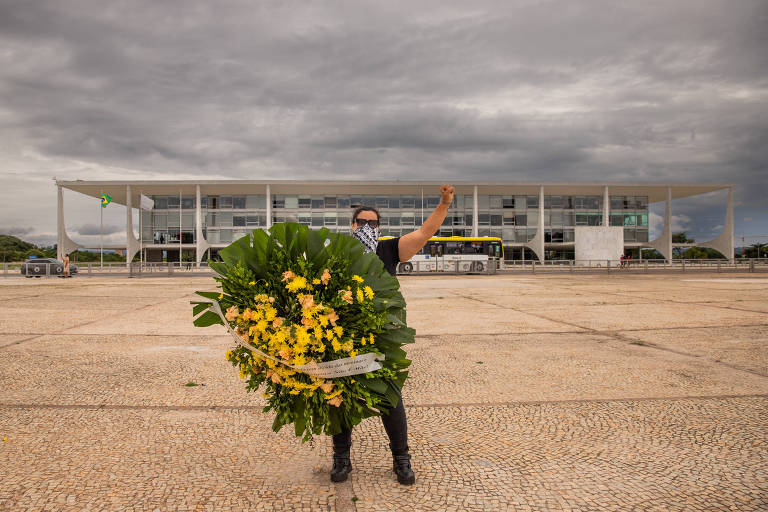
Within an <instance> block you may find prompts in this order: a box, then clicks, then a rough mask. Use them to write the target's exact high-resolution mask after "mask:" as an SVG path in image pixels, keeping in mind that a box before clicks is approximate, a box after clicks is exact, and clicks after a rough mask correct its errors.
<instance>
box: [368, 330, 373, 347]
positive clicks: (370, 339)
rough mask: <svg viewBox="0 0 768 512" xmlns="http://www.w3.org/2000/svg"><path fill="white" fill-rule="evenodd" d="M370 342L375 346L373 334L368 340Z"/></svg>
mask: <svg viewBox="0 0 768 512" xmlns="http://www.w3.org/2000/svg"><path fill="white" fill-rule="evenodd" d="M368 341H369V342H370V343H371V345H373V333H371V335H370V337H369V338H368Z"/></svg>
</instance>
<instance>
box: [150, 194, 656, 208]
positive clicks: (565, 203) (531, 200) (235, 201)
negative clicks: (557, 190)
mask: <svg viewBox="0 0 768 512" xmlns="http://www.w3.org/2000/svg"><path fill="white" fill-rule="evenodd" d="M152 197H153V199H154V201H155V207H154V209H155V210H178V209H179V205H181V208H182V209H183V210H194V209H195V196H184V195H182V196H178V195H173V196H152ZM271 200H272V207H273V208H281V209H305V208H306V209H334V208H339V209H345V208H351V207H356V206H359V205H363V206H370V207H374V208H377V209H387V208H419V209H420V208H422V204H423V207H424V208H427V209H433V208H435V207H437V205H438V204H440V196H435V195H430V196H424V197H423V201H422V196H414V195H386V196H384V195H350V196H313V195H286V194H274V195H272V197H271ZM610 201H611V204H610V208H611V210H634V209H637V210H645V209H647V208H648V197H647V196H610ZM477 202H478V209H480V210H488V209H491V210H504V209H515V210H525V209H531V208H534V209H538V207H539V196H538V195H486V194H481V195H478V197H477ZM200 207H201V208H203V209H210V210H229V209H233V210H252V209H265V208H266V196H265V195H263V194H262V195H259V194H250V195H219V196H212V195H206V196H201V198H200ZM451 207H452V208H454V209H470V210H471V209H473V208H474V196H473V195H471V194H457V195H456V196H455V197H454V201H453V204H452V205H451ZM602 208H603V197H602V196H553V195H545V196H544V209H545V210H549V209H555V210H557V209H562V210H602Z"/></svg>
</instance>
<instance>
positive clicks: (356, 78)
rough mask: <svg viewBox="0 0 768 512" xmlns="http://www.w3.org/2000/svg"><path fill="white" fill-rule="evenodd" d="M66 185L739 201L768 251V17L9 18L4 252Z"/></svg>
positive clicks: (682, 7)
mask: <svg viewBox="0 0 768 512" xmlns="http://www.w3.org/2000/svg"><path fill="white" fill-rule="evenodd" d="M54 176H56V177H58V178H60V179H84V180H89V179H91V180H95V179H98V180H109V179H185V178H188V179H193V178H206V179H215V178H217V177H222V178H230V179H231V178H250V179H270V178H280V179H284V178H286V177H292V178H296V179H302V178H312V179H347V178H348V179H360V178H365V177H368V176H370V177H375V178H376V179H394V178H400V179H435V180H443V179H444V180H446V181H449V180H454V181H455V180H471V179H483V180H534V181H541V180H545V181H556V180H568V181H581V180H584V181H602V180H607V181H681V182H689V181H690V182H727V183H734V184H735V185H736V189H735V193H736V201H737V207H736V234H737V236H740V235H741V234H768V210H767V209H766V206H765V204H766V201H765V197H766V196H768V2H767V1H765V0H763V1H759V0H738V1H733V0H723V1H710V0H662V1H652V0H649V1H642V2H629V1H627V2H617V1H616V0H605V1H598V0H594V1H584V2H573V1H571V0H563V1H559V2H553V1H534V0H520V1H511V0H503V1H499V2H467V1H465V0H461V1H457V2H449V1H446V0H440V1H434V2H400V1H392V0H389V1H386V2H383V1H378V2H362V1H349V2H334V1H322V2H321V1H306V2H286V1H268V2H267V1H264V2H258V1H252V0H251V1H243V2H210V1H199V2H195V1H191V0H189V1H187V0H185V1H178V2H174V1H162V2H157V1H155V0H151V1H150V0H147V1H143V0H131V1H125V2H119V1H111V2H110V1H108V2H105V1H95V0H94V1H85V0H83V1H80V0H56V1H49V2H46V1H42V0H35V1H29V0H17V1H14V0H0V199H1V200H2V201H1V202H0V233H14V234H17V235H19V236H21V237H22V238H24V239H26V240H30V241H35V242H38V243H52V242H54V241H55V233H56V223H55V217H56V191H55V187H54V185H53V182H52V181H51V178H52V177H54ZM65 200H66V202H67V205H68V207H67V208H68V209H67V225H68V229H69V231H70V234H72V235H73V238H75V239H76V240H77V239H78V238H80V237H88V236H93V232H94V229H96V230H98V223H99V219H98V206H94V205H93V201H94V200H93V199H91V198H88V199H87V198H84V197H83V196H79V195H78V194H75V193H68V195H67V196H66V198H65ZM712 202H717V203H720V204H722V203H723V202H724V196H723V195H722V194H721V195H718V196H716V197H714V198H700V199H699V200H698V201H685V202H682V203H680V204H679V205H674V206H675V210H676V211H675V213H676V214H677V217H676V219H675V220H676V224H677V226H678V227H679V228H681V229H687V230H688V231H689V232H690V233H693V234H694V235H696V236H698V237H700V238H702V239H704V238H706V237H707V236H709V235H711V234H714V228H715V227H716V226H718V225H722V216H723V211H724V208H722V207H720V208H719V209H718V211H717V213H716V214H711V215H702V212H704V211H705V210H706V207H707V205H709V204H711V203H712ZM107 210H108V211H107V212H106V218H105V224H106V225H107V227H108V228H109V229H108V230H107V231H114V234H113V235H112V236H113V237H115V240H117V239H119V238H120V237H121V236H122V235H121V234H120V230H121V229H122V226H123V225H124V213H123V212H121V211H120V210H119V209H118V208H113V209H109V208H108V209H107ZM766 240H767V241H768V239H766ZM737 245H739V244H737Z"/></svg>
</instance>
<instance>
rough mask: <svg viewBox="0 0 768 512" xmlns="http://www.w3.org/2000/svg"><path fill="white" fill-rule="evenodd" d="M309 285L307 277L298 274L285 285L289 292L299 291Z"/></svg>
mask: <svg viewBox="0 0 768 512" xmlns="http://www.w3.org/2000/svg"><path fill="white" fill-rule="evenodd" d="M306 287H307V279H306V278H305V277H302V276H296V277H294V278H293V280H292V281H291V282H290V283H288V284H287V285H285V289H286V290H288V291H289V292H293V293H296V292H297V291H299V290H301V289H302V288H306Z"/></svg>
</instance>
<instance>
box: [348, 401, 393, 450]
mask: <svg viewBox="0 0 768 512" xmlns="http://www.w3.org/2000/svg"><path fill="white" fill-rule="evenodd" d="M381 422H382V423H383V424H384V430H386V431H387V435H388V436H389V447H390V448H391V449H392V453H393V454H394V455H398V454H402V453H407V452H408V422H407V420H406V418H405V407H404V406H403V398H402V397H400V401H398V402H397V406H395V407H394V408H393V409H390V410H389V412H388V413H387V414H382V416H381ZM350 446H352V429H351V428H349V429H344V430H342V431H341V432H340V433H338V434H336V435H335V436H333V451H334V452H335V453H344V452H347V451H349V448H350Z"/></svg>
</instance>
